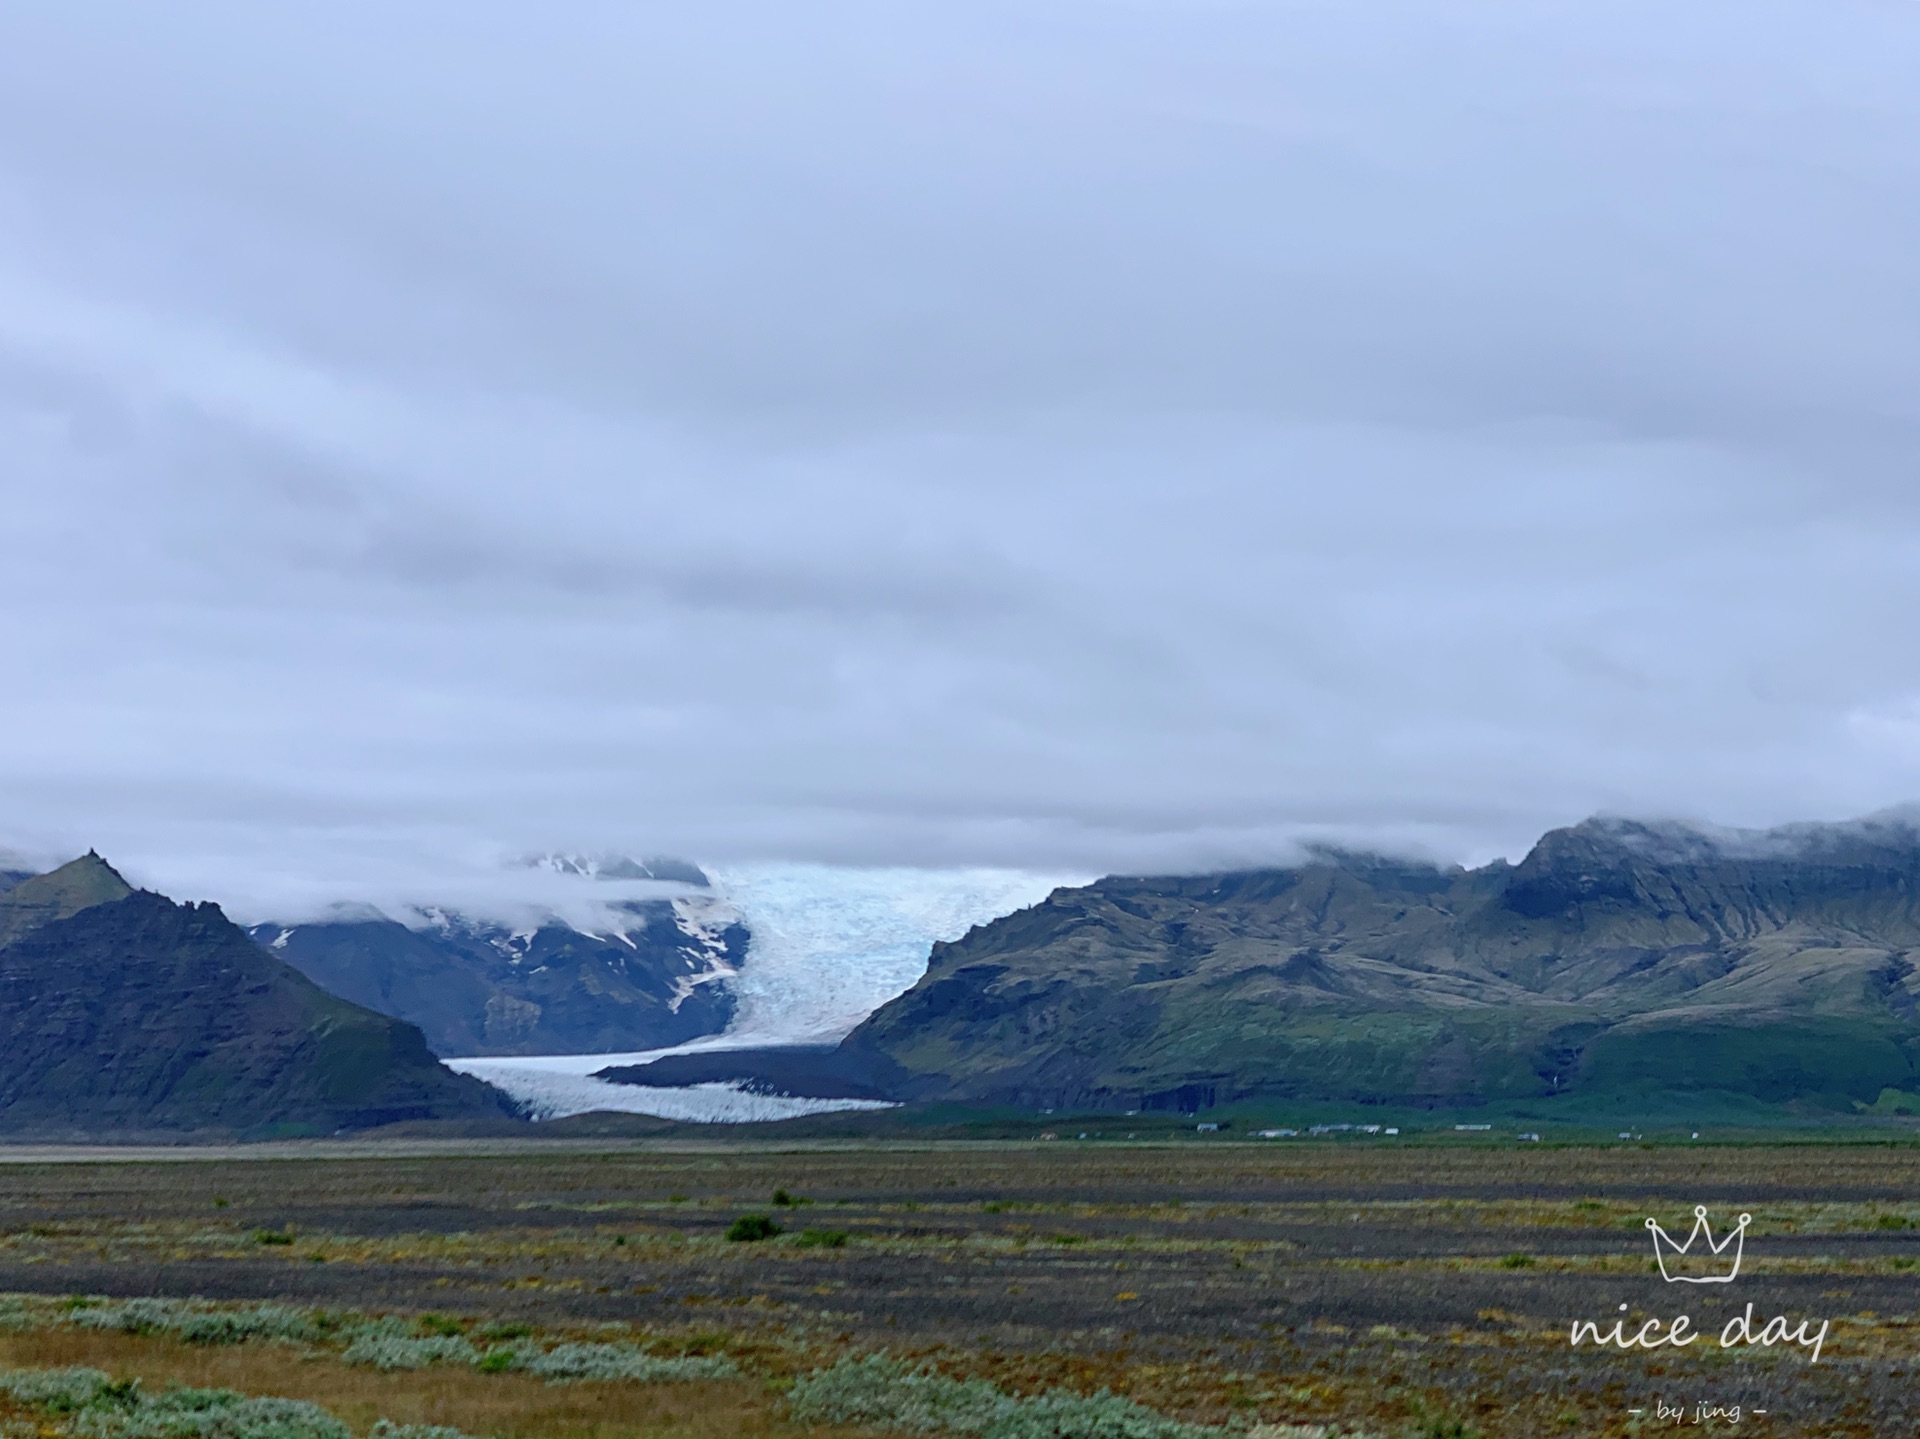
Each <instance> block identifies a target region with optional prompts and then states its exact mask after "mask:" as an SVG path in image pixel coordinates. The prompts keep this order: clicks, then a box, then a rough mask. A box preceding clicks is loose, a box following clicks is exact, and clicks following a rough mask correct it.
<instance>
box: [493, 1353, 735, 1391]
mask: <svg viewBox="0 0 1920 1439" xmlns="http://www.w3.org/2000/svg"><path fill="white" fill-rule="evenodd" d="M515 1367H516V1368H521V1369H525V1370H526V1371H527V1372H528V1373H529V1374H538V1375H539V1376H540V1377H541V1378H543V1379H545V1380H546V1381H547V1382H548V1383H551V1384H566V1383H573V1382H576V1381H580V1380H616V1379H625V1380H633V1381H637V1382H639V1383H643V1384H657V1383H671V1382H673V1381H675V1380H682V1379H732V1378H734V1377H736V1376H737V1375H738V1374H739V1373H740V1370H739V1369H738V1367H736V1366H735V1364H734V1362H733V1361H732V1360H731V1359H729V1358H728V1357H727V1356H726V1355H724V1354H710V1355H703V1356H700V1357H697V1358H664V1357H662V1356H661V1355H658V1354H649V1353H647V1352H646V1351H645V1350H644V1349H637V1348H635V1347H634V1346H633V1345H631V1344H560V1345H556V1346H555V1347H554V1348H553V1349H551V1350H549V1351H548V1352H547V1353H545V1354H537V1353H536V1354H534V1355H531V1356H528V1357H526V1358H524V1359H523V1360H521V1362H519V1363H518V1364H517V1365H516V1366H515Z"/></svg>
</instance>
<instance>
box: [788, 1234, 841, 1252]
mask: <svg viewBox="0 0 1920 1439" xmlns="http://www.w3.org/2000/svg"><path fill="white" fill-rule="evenodd" d="M793 1242H794V1243H795V1244H798V1245H799V1246H800V1247H801V1248H802V1249H845V1248H846V1247H847V1231H846V1230H844V1229H803V1230H801V1231H800V1233H799V1235H798V1236H797V1237H796V1238H795V1239H794V1241H793Z"/></svg>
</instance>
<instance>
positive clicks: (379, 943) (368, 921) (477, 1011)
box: [249, 860, 748, 1056]
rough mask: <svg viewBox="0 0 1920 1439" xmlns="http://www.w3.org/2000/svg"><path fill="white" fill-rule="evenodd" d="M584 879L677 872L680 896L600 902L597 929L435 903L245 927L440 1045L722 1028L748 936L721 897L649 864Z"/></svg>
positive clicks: (529, 1046)
mask: <svg viewBox="0 0 1920 1439" xmlns="http://www.w3.org/2000/svg"><path fill="white" fill-rule="evenodd" d="M547 863H548V864H549V865H551V866H553V867H559V866H560V865H561V864H563V863H573V864H578V863H579V862H577V861H548V862H547ZM562 872H568V873H581V874H583V875H584V874H586V871H585V870H584V868H582V869H569V870H563V871H562ZM592 877H603V878H609V879H648V880H651V879H672V880H674V881H677V882H680V883H683V884H686V885H688V886H689V892H688V893H686V894H683V895H680V896H677V897H674V898H669V899H657V900H630V901H623V902H620V903H617V904H613V905H610V906H607V907H606V908H607V912H608V913H609V914H610V915H611V916H612V922H611V923H610V924H609V925H608V926H607V927H606V928H605V930H604V931H603V932H599V933H592V934H589V933H586V932H583V931H581V930H578V929H575V928H573V927H571V926H569V925H567V924H565V923H563V922H561V921H560V920H559V919H555V918H549V919H547V920H545V921H544V922H542V923H539V924H537V925H532V926H529V927H526V928H522V929H519V930H514V929H511V928H509V927H507V926H505V925H499V924H489V923H485V922H481V921H476V920H472V919H468V918H464V917H462V916H460V915H456V914H448V913H444V912H441V911H434V912H432V913H431V914H430V915H429V916H428V918H429V922H428V923H427V924H425V925H423V926H419V927H413V928H410V927H408V926H407V925H404V924H401V923H399V922H398V921H396V920H393V919H390V918H388V917H386V916H385V915H382V914H378V913H371V912H366V913H362V914H360V915H357V916H351V917H346V918H341V919H335V920H329V921H324V922H321V923H313V924H295V925H280V924H261V925H255V926H254V927H253V928H252V929H251V930H250V931H249V933H250V934H251V935H252V936H253V938H254V939H255V940H257V941H258V942H259V943H260V944H261V945H263V946H264V947H265V948H266V949H267V950H268V951H269V952H271V953H272V954H274V955H276V956H278V957H279V958H281V959H284V960H285V961H286V962H287V963H289V964H291V965H293V966H294V967H295V968H296V969H298V970H299V971H300V972H301V973H302V974H305V975H306V976H307V977H308V978H309V979H311V980H313V981H314V983H316V984H318V985H319V986H321V988H323V989H326V990H328V991H329V992H331V993H333V994H337V995H340V996H341V997H343V998H345V999H350V1000H352V1001H353V1002H354V1003H355V1004H363V1005H365V1006H366V1007H367V1008H369V1009H374V1010H378V1011H379V1012H380V1013H382V1014H391V1015H394V1016H396V1017H398V1018H400V1019H404V1020H406V1021H407V1022H408V1023H410V1024H417V1025H418V1026H420V1028H421V1030H422V1031H423V1032H424V1033H425V1034H426V1036H427V1043H428V1044H429V1045H430V1046H431V1047H432V1049H433V1051H434V1052H435V1053H436V1054H443V1055H450V1056H451V1055H478V1054H604V1053H608V1052H616V1051H622V1050H636V1049H659V1048H664V1047H666V1046H668V1045H672V1044H679V1043H681V1042H682V1041H683V1040H688V1039H696V1038H698V1037H699V1036H701V1035H705V1034H718V1033H719V1032H720V1031H721V1030H723V1029H725V1028H726V1027H727V1024H728V1022H729V1021H730V1020H731V1019H732V1018H733V1009H734V997H733V992H732V990H731V989H730V988H729V987H728V985H727V980H728V979H730V978H731V977H732V975H733V974H734V972H735V971H736V970H737V969H738V967H739V964H740V960H741V958H742V957H743V956H744V955H745V953H746V948H747V939H748V935H747V930H746V927H745V926H744V925H743V924H742V923H741V922H740V919H739V916H738V915H737V914H736V913H735V912H734V911H733V910H732V909H731V908H730V907H729V906H728V905H727V904H726V903H725V902H724V901H722V900H720V899H719V898H718V897H716V896H713V895H710V894H702V893H699V892H698V890H699V888H702V887H704V886H705V885H706V876H705V875H703V874H701V873H700V871H699V870H697V869H695V868H693V867H692V866H690V865H684V864H679V865H676V864H674V863H672V862H670V861H664V860H650V861H646V862H645V866H644V867H643V866H642V865H640V864H637V863H635V862H633V861H624V862H622V863H620V864H614V865H608V866H606V867H603V868H598V869H597V870H596V872H595V874H594V875H593V876H592ZM696 881H697V884H696Z"/></svg>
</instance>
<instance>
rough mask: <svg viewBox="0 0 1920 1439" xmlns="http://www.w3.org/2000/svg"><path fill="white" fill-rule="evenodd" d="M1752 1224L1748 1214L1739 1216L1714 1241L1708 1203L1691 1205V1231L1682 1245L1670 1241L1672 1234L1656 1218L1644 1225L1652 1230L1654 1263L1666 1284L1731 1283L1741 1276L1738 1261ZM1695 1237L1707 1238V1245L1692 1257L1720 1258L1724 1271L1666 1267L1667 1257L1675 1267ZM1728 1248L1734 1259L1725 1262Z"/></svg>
mask: <svg viewBox="0 0 1920 1439" xmlns="http://www.w3.org/2000/svg"><path fill="white" fill-rule="evenodd" d="M1751 1223H1753V1216H1752V1215H1751V1214H1743V1215H1741V1216H1740V1222H1739V1223H1738V1224H1736V1225H1735V1226H1734V1227H1733V1232H1732V1233H1731V1234H1726V1235H1723V1236H1721V1238H1720V1240H1719V1241H1718V1242H1717V1243H1716V1242H1715V1241H1714V1237H1713V1226H1712V1225H1711V1224H1709V1223H1707V1206H1706V1205H1704V1204H1696V1205H1695V1206H1694V1208H1693V1233H1691V1234H1689V1235H1688V1236H1687V1242H1686V1243H1685V1244H1675V1243H1674V1242H1673V1236H1672V1235H1671V1234H1668V1233H1667V1231H1666V1230H1664V1229H1662V1228H1661V1227H1660V1221H1659V1220H1657V1219H1651V1218H1650V1219H1648V1220H1647V1228H1648V1229H1650V1230H1652V1231H1653V1258H1654V1262H1655V1263H1657V1264H1658V1265H1659V1266H1660V1277H1661V1278H1662V1279H1664V1280H1666V1281H1667V1283H1669V1284H1731V1283H1733V1281H1734V1280H1736V1279H1738V1278H1739V1277H1740V1260H1741V1258H1742V1256H1743V1255H1745V1253H1746V1249H1747V1226H1748V1225H1749V1224H1751ZM1696 1239H1704V1240H1705V1241H1706V1247H1705V1248H1704V1249H1702V1250H1701V1251H1700V1252H1699V1253H1698V1254H1697V1255H1695V1256H1694V1257H1695V1258H1696V1259H1702V1258H1706V1257H1707V1256H1709V1255H1710V1256H1712V1257H1713V1258H1715V1259H1719V1260H1721V1261H1722V1264H1721V1268H1723V1269H1724V1270H1725V1272H1724V1273H1713V1274H1679V1273H1675V1272H1674V1269H1670V1268H1669V1267H1668V1264H1667V1261H1668V1259H1669V1257H1671V1259H1672V1260H1673V1261H1674V1266H1675V1268H1677V1267H1678V1265H1679V1261H1680V1260H1681V1259H1682V1258H1684V1257H1685V1255H1686V1253H1687V1251H1688V1250H1690V1249H1692V1248H1693V1242H1694V1240H1696ZM1663 1246H1664V1247H1663ZM1729 1248H1731V1249H1732V1250H1733V1261H1732V1263H1731V1264H1727V1263H1726V1262H1725V1255H1726V1253H1727V1250H1728V1249H1729Z"/></svg>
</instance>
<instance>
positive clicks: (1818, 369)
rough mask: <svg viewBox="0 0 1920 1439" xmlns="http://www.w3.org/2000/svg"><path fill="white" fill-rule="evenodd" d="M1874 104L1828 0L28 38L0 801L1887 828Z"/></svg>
mask: <svg viewBox="0 0 1920 1439" xmlns="http://www.w3.org/2000/svg"><path fill="white" fill-rule="evenodd" d="M1916 73H1920V10H1916V9H1915V8H1914V7H1913V6H1911V5H1904V4H1892V3H1865V0H1839V3H1836V0H1822V3H1812V0H1806V3H1797V4H1778V3H1753V0H1739V3H1733V0H1716V3H1707V0H1702V3H1694V4H1686V5H1679V6H1676V5H1673V4H1670V3H1651V0H1649V3H1623V4H1609V5H1604V6H1601V5H1592V6H1580V5H1570V4H1562V3H1525V0H1521V3H1512V4H1501V5H1487V4H1478V3H1476V4H1466V3H1458V0H1441V3H1433V0H1423V3H1418V4H1391V3H1385V4H1368V5H1354V4H1351V3H1345V0H1325V3H1293V4H1284V3H1265V4H1253V3H1247V4H1237V3H1224V0H1223V3H1172V0H1166V3H1146V0H1139V3H1118V0H1115V3H1104V4H1096V3H1065V0H1063V3H1050V4H1044V5H1034V4H1031V3H1007V4H994V3H982V0H966V3H954V4H944V3H941V4H929V5H905V6H903V5H899V4H891V3H886V4H883V3H874V4H870V5H849V4H825V5H809V6H790V5H777V4H770V3H753V4H728V3H718V4H705V5H699V6H682V7H677V8H676V7H658V6H654V7H646V6H638V7H636V6H631V5H620V4H605V5H600V4H585V3H583V4H576V5H569V6H563V7H552V6H548V7H537V6H532V7H530V6H524V5H515V6H509V5H500V4H493V3H474V0H466V3H461V4H457V5H456V4H451V3H444V4H440V3H392V0H383V3H380V4H373V3H332V4H327V5H317V4H316V5H308V6H259V5H252V4H245V3H238V0H235V3H231V4H216V3H180V4H174V5H168V6H146V5H136V4H132V3H122V4H111V5H108V4H87V3H84V0H62V3H59V4H44V5H33V4H23V5H11V6H8V7H6V8H5V10H4V11H0V489H3V493H4V505H5V511H4V541H5V555H4V567H3V569H0V602H4V604H5V606H6V614H7V616H8V623H7V624H6V626H5V627H4V629H0V664H4V673H5V675H6V676H7V680H8V685H7V695H6V699H5V701H4V704H0V842H5V843H9V844H12V845H14V846H15V847H19V848H23V849H27V850H34V851H41V852H57V851H59V850H62V849H71V848H74V847H84V846H85V845H86V844H98V845H100V846H101V848H102V849H103V850H106V851H108V852H110V853H114V854H117V855H121V856H124V857H127V858H128V859H130V860H131V861H132V866H133V868H134V869H135V870H136V872H139V873H144V874H147V875H151V876H153V877H154V878H155V879H156V880H157V881H160V882H165V883H167V884H169V885H170V886H172V887H174V888H177V889H180V890H182V891H184V892H189V893H213V894H219V893H222V892H223V886H224V887H226V888H227V889H232V888H233V887H234V886H236V885H239V884H240V881H239V879H238V878H236V876H239V875H242V874H244V875H246V876H248V879H247V884H248V885H250V886H253V887H254V888H255V889H256V890H257V888H258V887H259V886H260V885H261V884H263V883H264V884H269V885H270V877H271V876H272V875H275V874H282V875H288V876H292V875H302V876H305V877H306V878H305V879H303V880H302V883H303V884H308V885H309V887H310V884H311V879H312V876H313V875H315V874H333V873H337V874H340V875H343V876H345V875H348V874H353V873H360V874H364V873H365V872H367V871H368V870H369V869H370V868H397V869H402V870H409V869H418V870H420V871H422V872H430V871H431V870H433V869H434V868H435V867H436V866H439V867H451V868H459V867H462V866H466V867H472V866H475V865H484V864H486V863H489V862H491V859H492V857H494V856H497V855H501V854H512V853H519V852H523V851H527V850H534V849H548V848H554V847H577V848H588V849H612V848H631V849H638V850H642V851H646V852H657V851H666V852H678V853H688V854H694V855H699V856H703V857H711V858H716V859H723V860H724V859H732V858H752V857H787V858H799V859H826V860H832V861H849V862H883V863H911V864H929V865H933V864H953V863H991V864H1009V865H1031V866H1038V867H1068V868H1076V869H1100V868H1151V867H1159V866H1187V865H1197V864H1214V863H1223V862H1239V861H1247V860H1257V859H1261V858H1268V857H1272V856H1275V855H1280V854H1284V853H1286V852H1287V850H1288V846H1289V845H1290V844H1292V843H1294V842H1295V841H1297V840H1298V839H1300V838H1301V837H1303V836H1307V837H1331V838H1335V839H1339V840H1343V841H1346V842H1349V843H1376V844H1387V845H1396V846H1412V847H1418V848H1424V849H1426V850H1428V851H1430V852H1434V853H1439V854H1445V855H1449V856H1454V857H1461V858H1470V857H1484V856H1486V855H1489V854H1492V853H1497V852H1503V851H1504V852H1512V851H1514V850H1516V849H1518V848H1519V847H1522V846H1524V845H1525V843H1526V842H1527V841H1528V840H1529V839H1530V838H1531V837H1532V835H1533V834H1535V833H1536V832H1537V831H1538V830H1539V829H1541V828H1543V827H1545V826H1547V825H1550V824H1554V823H1560V822H1565V821H1568V820H1571V819H1575V818H1578V817H1580V816H1582V815H1584V814H1586V813H1588V812H1591V811H1594V810H1600V809H1605V810H1614V811H1624V812H1631V813H1642V814H1648V813H1657V814H1681V815H1691V816H1699V817H1702V818H1707V819H1712V820H1716V821H1720V822H1724V823H1733V824H1758V823H1768V822H1773V821H1778V820H1784V819H1797V818H1810V817H1827V816H1842V815H1847V814H1853V813H1859V812H1862V811H1867V810H1871V809H1874V808H1877V807H1880V806H1883V805H1888V804H1893V803H1897V802H1900V801H1905V800H1910V799H1913V798H1915V797H1916V796H1920V646H1916V645H1915V644H1914V643H1913V642H1912V640H1911V637H1910V632H1911V629H1912V626H1913V616H1914V615H1915V614H1916V613H1920V485H1917V484H1916V480H1917V479H1920V87H1916V86H1915V85H1914V84H1913V76H1914V75H1915V74H1916ZM262 876H267V877H269V878H267V879H263V878H262ZM343 883H344V881H343Z"/></svg>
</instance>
